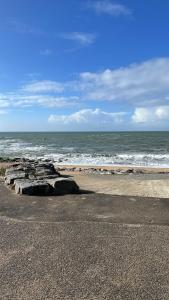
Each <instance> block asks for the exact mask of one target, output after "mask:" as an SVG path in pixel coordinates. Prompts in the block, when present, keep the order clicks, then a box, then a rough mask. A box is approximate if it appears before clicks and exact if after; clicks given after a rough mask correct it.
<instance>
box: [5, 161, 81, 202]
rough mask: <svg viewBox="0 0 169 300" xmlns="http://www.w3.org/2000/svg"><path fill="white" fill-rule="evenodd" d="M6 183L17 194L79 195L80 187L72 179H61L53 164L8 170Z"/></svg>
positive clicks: (17, 166)
mask: <svg viewBox="0 0 169 300" xmlns="http://www.w3.org/2000/svg"><path fill="white" fill-rule="evenodd" d="M5 183H6V184H7V185H9V186H11V188H14V189H15V191H16V193H17V194H27V195H44V196H45V195H64V194H69V193H77V192H78V191H79V187H78V185H77V184H76V182H75V181H74V180H72V179H70V178H66V177H60V173H59V172H58V171H56V170H55V168H54V166H53V164H51V163H37V162H36V163H27V162H26V163H22V164H19V165H13V166H12V167H10V168H8V169H7V170H6V176H5Z"/></svg>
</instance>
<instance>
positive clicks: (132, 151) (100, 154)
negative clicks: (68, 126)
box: [0, 132, 169, 166]
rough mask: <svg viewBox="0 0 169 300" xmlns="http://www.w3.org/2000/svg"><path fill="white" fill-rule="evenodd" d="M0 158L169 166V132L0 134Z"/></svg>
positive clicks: (68, 162)
mask: <svg viewBox="0 0 169 300" xmlns="http://www.w3.org/2000/svg"><path fill="white" fill-rule="evenodd" d="M0 157H11V158H14V157H25V158H41V159H52V160H53V161H55V162H57V163H59V164H81V165H137V166H140V165H141V166H169V132H83V133H81V132H76V133H70V132H69V133H50V132H49V133H9V132H8V133H0Z"/></svg>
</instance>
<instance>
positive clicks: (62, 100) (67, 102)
mask: <svg viewBox="0 0 169 300" xmlns="http://www.w3.org/2000/svg"><path fill="white" fill-rule="evenodd" d="M78 100H79V99H78V97H77V96H70V97H66V96H65V97H64V96H54V95H44V94H31V95H30V94H26V93H25V94H24V93H7V94H0V108H6V107H22V108H24V107H25V108H26V107H32V106H42V107H57V108H61V107H71V106H74V105H77V101H78Z"/></svg>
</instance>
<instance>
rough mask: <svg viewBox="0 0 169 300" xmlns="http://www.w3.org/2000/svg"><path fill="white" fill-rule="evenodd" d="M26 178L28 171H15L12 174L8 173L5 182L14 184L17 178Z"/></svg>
mask: <svg viewBox="0 0 169 300" xmlns="http://www.w3.org/2000/svg"><path fill="white" fill-rule="evenodd" d="M23 178H26V173H25V172H23V171H15V172H13V173H11V174H8V175H6V177H5V183H6V184H7V185H12V184H13V183H14V180H15V179H23Z"/></svg>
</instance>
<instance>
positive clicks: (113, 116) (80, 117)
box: [48, 108, 126, 125]
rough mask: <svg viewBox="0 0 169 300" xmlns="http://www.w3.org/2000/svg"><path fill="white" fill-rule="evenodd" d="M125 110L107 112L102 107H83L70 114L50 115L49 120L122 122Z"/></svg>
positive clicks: (64, 122)
mask: <svg viewBox="0 0 169 300" xmlns="http://www.w3.org/2000/svg"><path fill="white" fill-rule="evenodd" d="M125 115H126V113H124V112H111V113H109V112H105V111H102V110H101V109H98V108H96V109H82V110H80V111H78V112H75V113H73V114H70V115H50V116H49V119H48V121H49V122H51V123H62V124H70V123H75V124H84V123H85V124H88V125H89V124H100V125H101V124H112V123H113V122H117V123H119V122H122V120H123V117H124V116H125Z"/></svg>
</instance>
